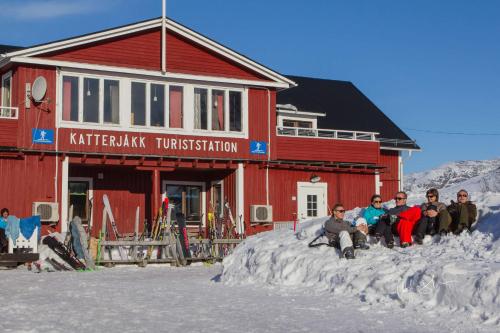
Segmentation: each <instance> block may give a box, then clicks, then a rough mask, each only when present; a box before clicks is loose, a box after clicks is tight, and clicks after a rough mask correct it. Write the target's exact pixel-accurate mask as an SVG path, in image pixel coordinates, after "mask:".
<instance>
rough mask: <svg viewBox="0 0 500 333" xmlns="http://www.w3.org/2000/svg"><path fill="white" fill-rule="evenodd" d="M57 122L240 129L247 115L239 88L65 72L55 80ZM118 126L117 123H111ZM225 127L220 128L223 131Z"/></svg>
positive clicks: (123, 127)
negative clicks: (57, 96) (56, 89)
mask: <svg viewBox="0 0 500 333" xmlns="http://www.w3.org/2000/svg"><path fill="white" fill-rule="evenodd" d="M60 86H61V88H60V91H61V94H60V96H61V97H60V105H61V106H60V110H61V111H60V113H61V116H60V118H59V119H61V120H62V121H63V122H62V126H65V127H66V126H75V125H69V124H68V123H66V122H72V123H73V124H81V125H78V126H85V127H90V128H92V127H94V126H106V125H113V126H114V128H113V129H115V127H116V130H120V129H121V130H128V129H130V130H132V131H134V130H135V131H137V130H141V131H142V130H145V131H158V130H161V129H164V130H169V129H172V130H174V131H175V132H179V131H182V130H185V131H194V132H203V133H207V134H208V135H210V133H211V132H213V133H217V134H216V135H225V133H229V132H239V133H240V134H238V135H241V134H243V131H244V129H245V128H246V127H245V126H244V121H245V119H247V111H246V107H245V106H244V105H243V103H244V101H246V98H245V96H246V95H244V92H245V91H244V90H243V89H241V88H225V87H217V86H214V87H211V86H203V85H194V84H189V83H171V82H161V81H147V80H144V79H139V78H125V77H116V78H115V77H96V76H94V75H88V74H76V73H70V72H66V73H64V74H63V75H61V81H60ZM116 125H118V126H116ZM224 132H225V133H224Z"/></svg>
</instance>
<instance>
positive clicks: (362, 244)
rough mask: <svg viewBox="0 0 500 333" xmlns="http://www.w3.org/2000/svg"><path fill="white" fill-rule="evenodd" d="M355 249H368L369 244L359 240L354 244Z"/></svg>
mask: <svg viewBox="0 0 500 333" xmlns="http://www.w3.org/2000/svg"><path fill="white" fill-rule="evenodd" d="M354 248H355V249H360V250H369V249H370V246H369V245H368V244H366V243H365V242H359V243H357V244H356V245H354Z"/></svg>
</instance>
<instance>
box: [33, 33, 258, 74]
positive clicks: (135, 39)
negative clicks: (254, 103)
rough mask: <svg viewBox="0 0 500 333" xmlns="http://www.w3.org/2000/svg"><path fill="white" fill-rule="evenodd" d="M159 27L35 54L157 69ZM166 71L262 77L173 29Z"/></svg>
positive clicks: (61, 58)
mask: <svg viewBox="0 0 500 333" xmlns="http://www.w3.org/2000/svg"><path fill="white" fill-rule="evenodd" d="M160 41H161V29H160V28H157V29H152V30H147V31H142V32H138V33H135V34H129V35H125V36H120V37H117V38H114V39H110V40H105V41H100V42H96V43H92V44H87V45H84V46H78V47H75V48H72V49H66V50H61V51H56V52H53V53H49V54H44V55H39V57H43V58H47V59H53V60H64V61H72V62H83V63H90V64H100V65H108V66H123V67H131V68H140V69H147V70H160V69H161V44H160ZM167 70H168V71H169V72H174V73H183V74H198V75H209V76H221V77H231V78H239V79H248V80H263V78H262V77H261V76H260V75H259V74H257V73H254V72H252V71H250V70H248V69H246V68H243V67H242V66H240V65H239V64H236V63H234V62H232V61H229V60H227V59H225V58H223V57H222V56H220V55H218V54H216V53H214V52H213V51H211V50H208V49H206V48H204V47H202V46H199V45H196V44H194V43H193V42H191V41H189V40H187V39H185V38H184V37H181V36H179V35H177V34H175V33H173V32H170V31H169V32H168V33H167Z"/></svg>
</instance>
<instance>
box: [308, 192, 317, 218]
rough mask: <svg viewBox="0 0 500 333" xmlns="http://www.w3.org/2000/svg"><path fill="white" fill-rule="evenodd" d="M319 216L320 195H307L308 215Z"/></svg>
mask: <svg viewBox="0 0 500 333" xmlns="http://www.w3.org/2000/svg"><path fill="white" fill-rule="evenodd" d="M316 216H318V196H317V195H311V194H308V195H307V217H316Z"/></svg>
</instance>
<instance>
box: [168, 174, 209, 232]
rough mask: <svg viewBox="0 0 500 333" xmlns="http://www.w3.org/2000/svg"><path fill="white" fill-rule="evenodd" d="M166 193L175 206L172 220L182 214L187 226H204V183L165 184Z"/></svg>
mask: <svg viewBox="0 0 500 333" xmlns="http://www.w3.org/2000/svg"><path fill="white" fill-rule="evenodd" d="M164 193H165V194H166V195H167V197H168V201H169V203H170V204H172V205H174V208H173V211H172V212H173V214H172V218H175V216H176V215H177V214H178V213H182V214H183V215H184V217H185V218H186V223H187V225H188V226H189V225H192V226H199V225H200V223H201V224H202V225H203V207H204V200H203V197H204V193H205V190H204V186H203V184H202V183H182V182H168V181H167V182H165V191H164Z"/></svg>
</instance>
